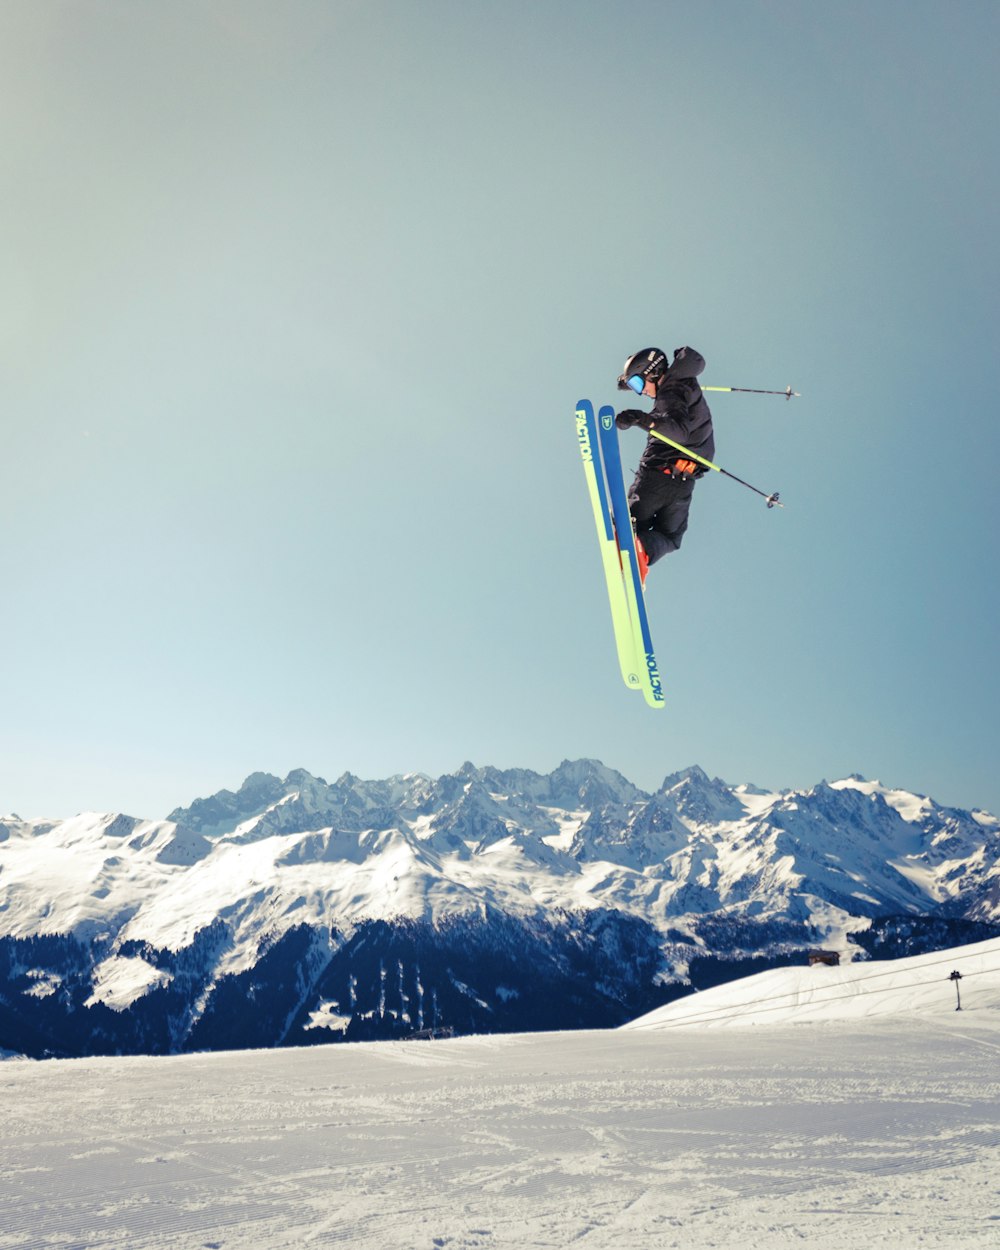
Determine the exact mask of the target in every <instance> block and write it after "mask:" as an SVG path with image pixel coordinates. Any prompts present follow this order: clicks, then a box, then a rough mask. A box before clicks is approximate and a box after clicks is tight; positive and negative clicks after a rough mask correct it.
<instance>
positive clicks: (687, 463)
mask: <svg viewBox="0 0 1000 1250" xmlns="http://www.w3.org/2000/svg"><path fill="white" fill-rule="evenodd" d="M704 368H705V358H704V357H703V356H702V355H700V354H699V353H698V352H696V351H695V350H694V348H693V347H679V348H678V349H677V350H676V351H675V352H674V359H673V363H672V364H669V365H668V364H667V357H666V353H665V352H663V351H661V350H660V349H659V348H658V347H647V348H644V349H643V350H642V351H641V352H635V354H634V355H632V356H629V358H628V360H626V361H625V368H624V369H623V370H622V374H621V376H620V377H619V379H618V389H619V390H620V391H624V390H631V391H634V392H635V393H636V394H637V395H645V396H647V397H648V398H650V399H652V400H653V401H654V403H653V410H652V412H650V413H645V412H641V411H640V410H639V409H636V408H626V409H624V410H623V411H622V412H619V413H618V415H617V416H616V417H615V424H616V425H617V426H618V428H619V429H620V430H627V429H629V428H631V427H632V426H633V425H638V426H641V427H642V428H643V429H644V430H658V431H659V432H660V433H661V434H664V435H666V437H667V438H670V439H673V440H674V442H676V443H681V444H682V445H683V446H684V447H687V448H689V449H690V450H691V451H694V452H697V453H698V455H699V456H703V457H704V458H705V459H706V460H712V459H713V458H714V456H715V435H714V433H713V430H712V414H711V412H710V411H709V408H708V404H707V403H706V402H705V397H704V395H703V394H702V392H701V387H700V386H699V385H698V383H697V382H696V381H695V379H696V378H697V377H698V375H699V374H700V373H701V371H702V370H703V369H704ZM707 472H708V469H707V468H706V467H705V466H704V465H701V464H698V463H697V462H696V461H694V460H691V459H689V458H688V457H686V456H685V455H684V454H683V452H679V451H677V449H676V448H674V447H671V446H669V444H667V443H663V442H661V441H660V440H659V439H657V438H653V437H652V436H650V438H649V440H648V442H647V443H646V449H645V451H644V452H643V453H642V459H641V460H640V461H639V468H638V470H637V471H636V475H635V480H634V481H633V483H632V487H631V489H630V490H629V494H628V504H629V511H630V512H631V514H632V524H633V526H634V528H635V537H636V551H637V554H638V557H639V572H640V575H641V577H642V580H643V581H645V580H646V572H647V570H648V568H649V566H650V565H651V564H655V563H656V561H657V560H659V559H661V558H662V557H663V556H665V555H669V553H670V552H671V551H676V550H677V548H678V547H679V546H680V545H681V539H682V538H683V537H684V531H685V530H686V529H687V525H688V510H689V509H690V507H691V497H692V495H693V494H694V484H695V481H696V479H697V478H699V477H702V476H703V475H704V474H705V473H707Z"/></svg>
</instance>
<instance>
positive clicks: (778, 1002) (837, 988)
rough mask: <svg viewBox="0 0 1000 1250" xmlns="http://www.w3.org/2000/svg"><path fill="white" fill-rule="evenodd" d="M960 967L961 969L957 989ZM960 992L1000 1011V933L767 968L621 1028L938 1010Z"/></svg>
mask: <svg viewBox="0 0 1000 1250" xmlns="http://www.w3.org/2000/svg"><path fill="white" fill-rule="evenodd" d="M953 972H958V973H959V974H960V979H959V980H958V983H957V992H956V986H955V983H954V982H952V980H951V974H952V973H953ZM960 995H961V996H962V997H963V999H964V1009H968V1008H970V1007H974V1008H975V1009H976V1010H979V1011H982V1010H986V1009H988V1010H992V1011H1000V939H997V938H994V939H992V940H991V941H988V942H976V943H974V944H973V945H970V946H960V947H957V948H955V949H954V950H950V951H934V952H933V953H931V954H929V955H914V956H912V957H911V958H909V959H892V960H878V961H876V960H873V961H871V962H867V963H854V964H849V965H847V966H846V967H838V968H831V967H827V966H825V965H822V964H820V965H817V966H815V967H811V968H809V967H802V968H779V969H776V970H775V971H773V972H761V973H759V974H758V975H757V976H752V977H744V978H743V979H742V980H739V981H730V982H729V983H728V984H726V985H720V986H717V987H716V988H715V989H712V990H706V991H704V992H703V993H701V994H693V995H691V996H690V997H688V998H682V999H679V1000H678V1001H677V1002H673V1003H668V1004H667V1005H666V1006H665V1007H658V1008H657V1009H656V1010H655V1011H651V1012H650V1013H649V1014H648V1015H645V1016H640V1018H639V1019H638V1020H633V1021H631V1022H630V1023H629V1024H625V1025H623V1026H622V1028H624V1029H641V1030H653V1031H655V1030H660V1029H676V1028H747V1027H749V1026H751V1025H776V1024H801V1023H803V1022H805V1021H823V1020H843V1021H848V1020H850V1021H855V1020H862V1019H865V1018H868V1017H872V1016H902V1015H906V1014H909V1013H914V1014H916V1013H924V1012H927V1013H931V1014H934V1015H936V1014H937V1013H938V1012H939V1011H940V1010H941V1009H942V1008H946V1007H949V1006H950V1007H952V1008H955V1007H956V1006H957V1004H958V1002H959V996H960Z"/></svg>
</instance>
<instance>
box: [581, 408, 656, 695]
mask: <svg viewBox="0 0 1000 1250" xmlns="http://www.w3.org/2000/svg"><path fill="white" fill-rule="evenodd" d="M576 433H577V438H578V440H579V445H580V456H581V459H582V460H583V471H584V475H585V476H586V479H587V490H588V493H589V495H590V502H591V506H592V507H593V509H594V521H595V522H596V524H597V537H598V541H599V543H600V548H601V560H602V562H603V565H604V577H605V580H606V582H607V586H608V599H609V601H610V604H611V623H612V625H613V626H614V631H615V643H616V645H617V648H618V663H619V666H620V668H621V673H622V678H623V680H624V682H625V684H626V686H628V687H629V689H630V690H641V691H642V693H643V696H644V698H645V700H646V702H647V703H648V704H649V706H650V707H663V705H664V700H663V688H662V686H661V684H660V675H659V672H658V670H657V667H656V656H655V655H654V654H653V641H652V639H651V638H650V635H649V619H648V617H647V616H646V603H645V598H644V595H643V587H642V579H641V577H640V575H639V562H638V559H637V558H636V550H635V533H634V531H633V529H632V518H631V516H630V514H629V508H628V498H627V496H626V494H625V479H624V477H623V476H622V460H621V452H620V450H619V447H618V429H617V427H616V426H615V410H614V408H612V407H610V406H608V405H605V406H604V407H603V408H601V409H600V411H599V412H598V413H597V415H596V416H595V414H594V405H593V404H592V403H591V402H590V400H589V399H581V400H580V402H579V403H578V404H577V406H576Z"/></svg>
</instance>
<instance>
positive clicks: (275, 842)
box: [0, 760, 1000, 1057]
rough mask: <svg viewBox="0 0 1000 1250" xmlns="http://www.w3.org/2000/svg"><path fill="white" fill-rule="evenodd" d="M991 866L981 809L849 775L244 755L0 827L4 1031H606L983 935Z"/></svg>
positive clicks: (237, 1036) (996, 826)
mask: <svg viewBox="0 0 1000 1250" xmlns="http://www.w3.org/2000/svg"><path fill="white" fill-rule="evenodd" d="M998 883H1000V823H998V821H997V820H996V819H995V818H994V817H993V816H991V815H989V814H987V813H983V812H966V811H961V810H958V809H952V808H944V807H941V806H939V805H938V804H936V803H934V802H933V801H931V800H930V799H926V798H922V797H920V796H917V795H913V794H910V793H908V792H905V791H899V790H892V789H889V788H887V787H884V786H881V785H879V784H878V783H876V782H869V781H865V780H864V779H862V778H860V777H852V778H849V779H847V780H845V781H839V782H834V783H833V784H831V785H828V784H827V783H825V782H824V783H821V784H820V785H818V786H816V787H815V788H813V789H812V790H809V791H782V792H778V793H772V792H766V791H762V790H759V789H757V788H756V787H753V786H737V787H732V786H729V785H727V784H725V783H724V782H722V781H720V780H718V779H714V780H713V779H710V778H709V777H708V776H707V775H706V774H705V773H704V772H702V771H701V769H699V768H690V769H687V770H685V771H683V772H681V773H677V774H674V775H672V776H669V777H667V778H666V780H665V781H664V783H663V785H662V786H661V787H660V789H659V790H657V791H656V792H655V793H652V794H650V793H646V792H644V791H642V790H640V789H638V788H637V787H635V786H634V785H632V784H631V783H630V782H629V781H627V780H626V779H625V778H624V777H622V776H621V775H620V774H618V773H616V772H614V771H613V770H611V769H608V768H605V767H604V766H603V765H601V764H599V763H597V762H595V761H589V760H581V761H575V762H565V763H563V764H562V765H560V767H559V768H558V769H556V770H555V771H554V772H553V773H551V774H547V775H540V774H537V773H533V772H530V771H528V770H507V771H502V770H497V769H492V768H475V767H473V766H472V765H471V764H466V765H465V766H463V768H461V769H460V770H459V771H458V772H456V773H453V774H448V775H446V776H443V777H440V778H437V779H431V778H428V777H424V776H421V775H409V776H406V777H393V778H389V779H387V780H383V781H362V780H360V779H358V778H356V777H353V776H351V775H350V774H345V775H344V776H343V777H341V778H340V779H339V780H338V781H336V782H334V783H333V784H328V783H327V782H325V781H323V780H322V778H317V777H313V776H311V775H310V774H309V773H306V772H304V771H302V770H298V771H296V772H293V773H291V774H289V776H288V777H286V778H285V779H284V780H281V779H279V778H278V777H275V776H271V775H270V774H263V773H257V774H254V775H253V776H251V777H249V778H248V779H247V781H246V782H245V783H244V785H243V786H242V787H241V788H240V789H239V790H238V791H235V792H233V791H222V792H220V793H219V794H217V795H214V796H212V797H211V798H208V799H199V800H197V801H196V802H195V803H193V804H192V805H191V806H190V807H188V808H185V809H178V810H177V811H175V812H172V813H171V815H170V817H169V818H168V819H167V820H161V821H142V820H138V819H136V818H134V817H128V816H123V815H121V814H113V815H108V814H104V815H97V814H93V813H91V814H85V815H82V816H77V817H74V818H72V819H69V820H62V821H58V820H56V821H51V820H50V821H22V820H20V819H19V818H18V817H16V816H8V817H4V818H3V819H2V821H0V1051H9V1052H14V1053H19V1054H26V1055H29V1056H32V1057H42V1056H46V1055H85V1054H119V1053H121V1054H138V1053H152V1054H164V1053H175V1052H180V1051H193V1050H214V1049H230V1048H242V1047H272V1046H291V1045H311V1044H315V1043H320V1042H331V1041H352V1040H361V1039H375V1038H399V1037H410V1036H416V1035H421V1036H433V1035H434V1034H436V1033H442V1032H449V1031H450V1032H454V1033H476V1032H512V1031H531V1030H539V1029H575V1028H604V1027H611V1026H615V1025H618V1024H622V1023H624V1022H625V1021H627V1020H629V1019H632V1018H634V1017H635V1016H638V1015H641V1014H642V1013H643V1012H646V1011H648V1010H651V1009H652V1008H653V1007H655V1006H658V1005H660V1004H661V1003H664V1002H667V1001H669V1000H670V999H672V998H676V997H678V996H680V995H682V994H686V993H690V992H691V991H692V989H704V988H708V987H710V986H712V985H715V984H719V983H720V982H723V981H726V980H730V979H732V978H734V977H739V976H743V975H746V974H749V973H752V972H759V971H762V970H765V969H768V968H773V967H780V966H787V965H790V964H805V963H806V962H807V960H808V954H809V951H810V950H815V949H816V948H823V949H827V950H834V951H837V952H840V953H841V955H842V957H843V958H851V957H853V958H879V959H884V958H894V957H897V956H901V955H912V954H920V953H923V952H926V951H930V950H937V949H945V948H948V947H951V946H955V945H960V944H962V943H965V942H974V941H981V940H984V939H985V938H989V937H994V936H1000V889H998Z"/></svg>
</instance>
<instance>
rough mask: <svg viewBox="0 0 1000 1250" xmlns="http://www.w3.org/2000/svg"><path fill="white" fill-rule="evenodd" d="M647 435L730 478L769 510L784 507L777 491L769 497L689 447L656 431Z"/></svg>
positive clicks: (651, 431) (650, 431) (764, 492)
mask: <svg viewBox="0 0 1000 1250" xmlns="http://www.w3.org/2000/svg"><path fill="white" fill-rule="evenodd" d="M648 433H649V434H651V435H652V436H653V438H658V439H659V440H660V442H661V443H667V444H668V446H670V447H673V448H674V449H675V450H676V451H679V452H681V453H682V454H683V455H685V456H688V457H690V458H691V459H692V460H697V461H698V463H699V464H703V465H704V466H705V468H706V469H714V471H715V472H716V473H722V474H724V475H725V476H726V477H729V478H732V480H733V481H734V482H739V484H740V485H741V486H745V487H746V488H747V490H752V491H753V492H754V494H755V495H760V496H761V498H762V499H763V500H764V502H765V503H766V504H767V506H768V507H769V508H783V507H784V506H785V505H784V504H783V503H781V502H780V500H779V499H778V492H777V491H773V492H772V493H771V494H770V495H769V494H768V493H767V492H766V491H763V490H759V489H758V488H757V487H756V486H751V485H750V483H749V482H744V480H743V479H742V478H741V477H737V476H736V474H735V473H730V472H729V470H728V469H724V468H723V467H722V466H721V465H719V464H713V463H712V461H711V460H706V459H705V457H704V456H699V455H698V453H697V452H696V451H692V450H691V449H690V447H682V446H681V445H680V443H675V442H674V440H673V439H672V438H667V436H666V434H661V433H660V432H659V431H658V430H649V431H648Z"/></svg>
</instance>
